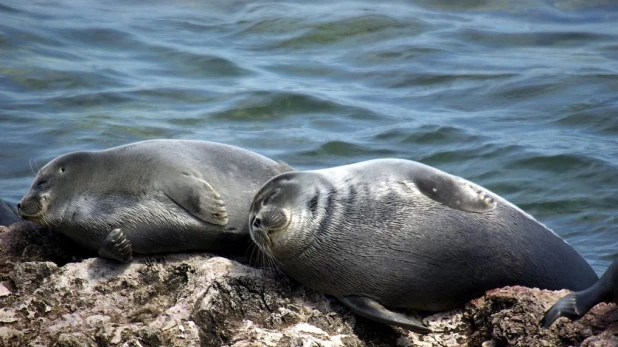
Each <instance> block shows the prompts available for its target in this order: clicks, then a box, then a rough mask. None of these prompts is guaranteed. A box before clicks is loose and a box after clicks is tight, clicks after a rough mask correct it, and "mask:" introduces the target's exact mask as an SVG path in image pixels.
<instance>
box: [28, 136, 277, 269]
mask: <svg viewBox="0 0 618 347" xmlns="http://www.w3.org/2000/svg"><path fill="white" fill-rule="evenodd" d="M288 170H289V168H288V167H287V166H286V165H284V164H280V163H277V162H275V161H272V160H270V159H268V158H266V157H263V156H261V155H258V154H256V153H253V152H250V151H247V150H243V149H240V148H237V147H233V146H229V145H223V144H217V143H212V142H205V141H180V140H153V141H145V142H137V143H133V144H129V145H125V146H120V147H115V148H111V149H107V150H102V151H82V152H74V153H69V154H66V155H63V156H60V157H58V158H56V159H54V160H53V161H51V162H50V163H48V164H47V165H45V166H44V167H43V168H42V169H41V170H40V171H39V172H38V174H37V176H36V178H35V179H34V182H33V184H32V187H31V189H30V191H29V192H28V193H27V194H26V195H25V196H24V198H23V199H22V200H21V201H20V203H19V204H18V211H19V213H20V215H21V216H22V217H23V218H25V219H29V220H31V221H34V222H36V223H38V224H42V225H44V226H48V227H50V228H52V229H53V230H56V231H58V232H60V233H63V234H65V235H67V236H68V237H70V238H71V239H73V240H74V241H76V242H78V243H79V244H81V245H83V246H85V247H87V248H89V249H93V250H98V251H99V254H100V255H102V256H104V257H108V258H114V259H118V260H122V261H128V260H129V259H130V254H131V251H135V252H137V253H158V252H175V251H188V250H206V251H226V252H242V251H244V250H245V246H246V244H245V243H244V242H246V241H248V240H249V230H248V227H247V222H246V221H247V218H248V213H249V207H250V203H251V198H252V197H253V195H254V193H255V192H256V191H257V190H258V189H259V187H260V186H261V185H262V184H263V183H264V182H266V181H267V180H268V179H269V178H272V177H273V176H275V175H276V174H279V173H281V172H284V171H288ZM127 253H128V254H127Z"/></svg>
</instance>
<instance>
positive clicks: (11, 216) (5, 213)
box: [0, 199, 21, 226]
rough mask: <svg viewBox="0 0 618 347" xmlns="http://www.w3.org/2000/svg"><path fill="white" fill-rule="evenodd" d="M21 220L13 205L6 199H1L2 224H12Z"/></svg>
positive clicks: (0, 217)
mask: <svg viewBox="0 0 618 347" xmlns="http://www.w3.org/2000/svg"><path fill="white" fill-rule="evenodd" d="M20 220H21V219H20V218H19V217H18V216H17V212H16V211H15V210H14V209H13V206H10V205H9V204H7V203H6V201H4V200H2V199H0V225H4V226H10V225H11V224H14V223H17V222H19V221H20Z"/></svg>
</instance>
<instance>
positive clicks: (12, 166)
mask: <svg viewBox="0 0 618 347" xmlns="http://www.w3.org/2000/svg"><path fill="white" fill-rule="evenodd" d="M311 3H312V4H310V5H308V4H305V2H303V1H287V2H271V1H228V0H219V1H191V0H186V1H120V0H118V1H109V0H103V1H100V0H92V1H87V0H86V1H84V0H80V1H73V0H60V1H54V0H51V1H22V0H20V1H12V0H9V1H0V148H1V151H0V197H2V198H4V199H6V200H8V201H9V202H11V203H16V202H17V201H18V200H19V199H20V197H21V196H22V195H23V194H24V193H25V192H26V191H27V189H28V188H29V186H30V183H31V180H32V178H33V176H34V172H33V171H34V170H36V169H37V168H38V167H41V166H42V165H43V164H45V163H46V162H47V161H49V160H50V159H52V158H54V157H55V156H57V155H60V154H63V153H66V152H69V151H74V150H84V149H102V148H108V147H112V146H116V145H121V144H125V143H128V142H133V141H139V140H146V139H154V138H175V139H203V140H211V141H218V142H224V143H228V144H233V145H237V146H241V147H244V148H247V149H251V150H253V151H256V152H259V153H262V154H264V155H266V156H269V157H272V158H275V159H279V160H283V161H285V162H287V163H289V164H290V165H292V166H294V167H296V168H298V169H313V168H320V167H325V166H335V165H340V164H346V163H351V162H356V161H361V160H366V159H370V158H378V157H401V158H407V159H413V160H418V161H421V162H423V163H426V164H430V165H433V166H436V167H438V168H440V169H443V170H446V171H448V172H451V173H454V174H457V175H460V176H463V177H465V178H467V179H470V180H472V181H475V182H477V183H479V184H481V185H484V186H486V187H487V188H489V189H491V190H493V191H495V192H497V193H498V194H501V195H503V196H504V197H506V198H507V199H508V200H510V201H512V202H513V203H515V204H517V205H519V206H520V207H521V208H523V209H524V210H526V211H527V212H529V213H531V214H532V215H534V216H535V217H537V218H538V219H539V220H540V221H542V222H543V223H545V224H547V225H548V226H549V227H551V228H553V229H554V230H555V231H556V232H557V233H558V234H560V235H561V236H562V237H564V238H565V239H566V240H567V241H568V242H569V243H571V244H572V245H573V246H574V247H575V248H576V249H577V250H578V251H579V252H581V253H582V254H583V255H584V257H585V258H586V259H587V260H588V261H589V262H590V263H591V264H592V265H593V267H594V268H595V270H596V271H597V272H599V273H601V272H603V271H604V269H605V268H606V267H607V265H608V264H609V262H610V260H611V259H613V257H615V256H616V255H618V251H617V249H618V237H617V235H618V178H617V177H618V6H616V5H613V4H615V2H613V1H609V0H608V1H580V0H555V1H549V0H548V1H540V0H539V1H534V0H528V1H520V0H512V1H509V0H496V1H481V0H467V1H450V0H443V1H429V0H422V1H414V2H413V1H381V2H376V1H340V2H334V3H335V4H331V3H333V2H331V1H324V2H311ZM453 3H455V5H453Z"/></svg>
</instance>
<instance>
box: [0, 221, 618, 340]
mask: <svg viewBox="0 0 618 347" xmlns="http://www.w3.org/2000/svg"><path fill="white" fill-rule="evenodd" d="M76 249H77V246H75V245H73V244H71V243H70V242H69V241H68V240H66V239H63V238H62V237H60V236H58V235H56V234H54V233H52V232H50V231H48V230H46V229H42V228H38V227H35V226H34V225H32V224H29V223H26V222H23V223H18V224H13V225H12V226H11V227H0V269H1V271H0V346H67V347H68V346H71V347H72V346H237V347H240V346H458V345H466V344H467V345H470V346H506V345H512V346H571V345H572V346H577V345H582V346H616V345H618V309H617V308H616V305H614V304H601V305H598V306H596V307H595V308H593V309H592V310H591V311H590V312H589V313H588V314H587V315H586V316H585V317H584V318H582V319H581V320H580V321H577V322H570V321H569V320H567V319H564V318H561V319H559V320H558V321H557V322H556V323H555V324H554V326H552V327H551V328H550V329H541V328H540V327H539V326H538V322H539V321H540V319H541V317H542V315H543V313H544V312H545V310H547V309H548V308H549V307H551V305H552V304H553V303H554V302H555V301H556V300H557V299H558V298H560V297H562V296H563V295H565V294H566V293H567V291H561V292H552V291H545V290H538V289H529V288H523V287H507V288H502V289H496V290H492V291H489V292H488V293H486V295H484V296H483V297H481V298H478V299H476V300H473V301H471V302H470V303H468V304H467V305H466V306H465V307H464V308H462V309H461V310H456V311H453V312H446V313H441V314H436V315H432V316H429V317H426V318H425V319H424V321H425V322H426V323H427V324H428V325H430V326H431V327H432V328H433V329H434V330H435V331H437V332H436V333H433V334H429V335H418V334H415V333H411V332H408V331H405V330H403V329H400V328H392V327H387V326H383V325H378V324H375V323H373V322H371V321H368V320H365V319H363V318H359V317H356V316H354V315H353V314H351V313H350V311H349V310H347V309H346V308H345V307H342V306H341V305H340V304H338V303H337V302H336V301H335V300H333V299H331V298H328V297H325V296H324V295H322V294H319V293H316V292H314V291H311V290H309V289H307V288H305V287H303V286H301V285H299V284H298V283H296V282H294V281H293V280H291V279H289V278H288V277H287V276H285V275H283V274H281V273H276V272H274V271H266V270H259V269H255V268H253V267H250V266H247V265H243V264H241V263H240V262H237V261H234V260H229V259H226V258H222V257H217V256H214V255H211V254H206V253H191V254H168V255H161V256H137V257H136V258H135V259H134V261H133V262H132V263H130V264H119V263H115V262H112V261H108V260H104V259H100V258H86V257H85V255H84V254H80V253H79V252H75V251H74V250H76Z"/></svg>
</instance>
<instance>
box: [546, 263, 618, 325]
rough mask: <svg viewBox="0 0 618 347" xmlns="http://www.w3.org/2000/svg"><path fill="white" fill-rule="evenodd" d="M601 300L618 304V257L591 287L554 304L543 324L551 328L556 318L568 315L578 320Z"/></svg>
mask: <svg viewBox="0 0 618 347" xmlns="http://www.w3.org/2000/svg"><path fill="white" fill-rule="evenodd" d="M601 302H615V303H616V304H618V259H616V260H614V262H613V263H612V264H611V265H610V266H609V267H608V268H607V270H605V273H604V274H603V276H601V278H600V279H599V280H598V281H597V282H596V283H595V284H594V285H592V286H591V287H590V288H588V289H586V290H582V291H579V292H575V293H571V294H569V295H567V296H565V297H563V298H562V299H560V300H558V302H557V303H556V304H555V305H554V306H552V307H551V308H550V309H549V310H547V312H546V313H545V316H544V317H543V319H542V320H541V326H543V327H544V328H549V327H550V326H551V325H552V324H553V323H554V321H555V320H556V319H558V318H560V317H567V318H569V319H572V320H577V319H580V318H581V317H583V316H584V315H585V314H586V312H588V311H590V309H591V308H592V307H594V306H596V305H597V304H599V303H601Z"/></svg>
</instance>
